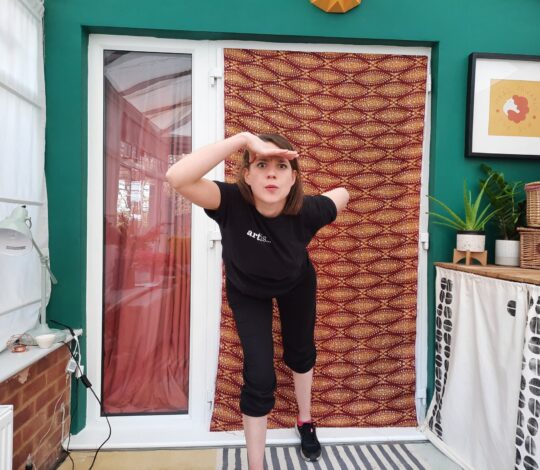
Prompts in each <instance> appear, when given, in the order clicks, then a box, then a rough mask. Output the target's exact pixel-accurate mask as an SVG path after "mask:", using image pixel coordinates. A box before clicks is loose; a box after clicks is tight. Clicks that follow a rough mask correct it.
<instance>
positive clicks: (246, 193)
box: [236, 134, 304, 215]
mask: <svg viewBox="0 0 540 470" xmlns="http://www.w3.org/2000/svg"><path fill="white" fill-rule="evenodd" d="M257 137H259V139H261V140H262V141H264V142H271V143H273V144H275V145H276V146H277V147H279V148H281V149H287V150H294V148H293V146H292V145H291V143H290V142H289V141H288V140H287V139H286V138H285V137H283V136H282V135H280V134H260V135H258V136H257ZM289 163H290V164H291V168H292V169H293V170H294V171H296V180H295V182H294V184H293V185H292V187H291V191H290V192H289V194H288V195H287V200H286V201H285V206H284V207H283V211H282V212H281V213H282V214H284V215H296V214H298V212H300V209H302V204H303V202H304V187H303V186H302V175H301V172H300V165H299V164H298V158H294V159H293V160H289ZM249 166H250V163H249V151H248V150H247V149H246V150H245V151H244V155H243V157H242V163H241V165H240V168H239V170H238V174H237V175H236V184H237V185H238V188H239V189H240V194H242V196H243V197H244V199H245V200H246V201H247V202H249V203H250V204H252V205H255V201H254V199H253V193H252V192H251V188H250V187H249V185H248V184H247V183H246V180H245V179H244V169H245V168H249Z"/></svg>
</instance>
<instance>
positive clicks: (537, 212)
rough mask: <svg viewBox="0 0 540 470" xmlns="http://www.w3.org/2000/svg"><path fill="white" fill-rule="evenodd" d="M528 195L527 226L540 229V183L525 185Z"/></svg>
mask: <svg viewBox="0 0 540 470" xmlns="http://www.w3.org/2000/svg"><path fill="white" fill-rule="evenodd" d="M525 194H526V195H527V226H528V227H540V181H535V182H534V183H528V184H526V185H525Z"/></svg>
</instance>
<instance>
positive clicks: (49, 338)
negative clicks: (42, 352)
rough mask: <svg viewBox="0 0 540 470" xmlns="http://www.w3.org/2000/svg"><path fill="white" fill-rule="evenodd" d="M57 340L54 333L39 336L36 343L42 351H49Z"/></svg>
mask: <svg viewBox="0 0 540 470" xmlns="http://www.w3.org/2000/svg"><path fill="white" fill-rule="evenodd" d="M55 339H56V335H55V334H54V333H50V334H46V335H39V336H36V343H37V344H38V346H39V347H40V348H41V349H48V348H50V347H51V346H52V345H53V343H54V340H55Z"/></svg>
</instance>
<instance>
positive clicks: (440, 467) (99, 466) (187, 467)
mask: <svg viewBox="0 0 540 470" xmlns="http://www.w3.org/2000/svg"><path fill="white" fill-rule="evenodd" d="M411 445H412V446H414V447H415V455H418V456H419V457H421V459H422V461H423V462H425V463H426V465H427V466H428V468H429V469H430V470H459V469H460V468H461V467H459V466H458V465H456V464H455V463H454V462H452V461H451V460H450V459H448V458H447V457H446V456H445V455H443V454H442V453H441V452H439V450H437V449H436V448H435V447H434V446H433V445H432V444H430V443H428V442H425V443H418V444H411ZM71 456H72V458H73V460H74V462H75V466H74V468H75V470H87V469H88V468H90V464H91V463H92V459H93V458H94V452H72V454H71ZM216 460H217V450H216V449H189V450H140V451H133V450H129V451H101V452H100V453H99V454H98V457H97V459H96V463H95V465H94V467H93V468H94V470H215V468H216ZM71 468H72V464H71V461H70V460H69V459H67V460H66V461H65V462H64V463H63V464H62V465H61V466H60V467H59V470H70V469H71ZM242 470H244V469H242ZM246 470H247V469H246ZM283 470H290V469H283ZM335 470H338V469H335ZM339 470H346V469H339Z"/></svg>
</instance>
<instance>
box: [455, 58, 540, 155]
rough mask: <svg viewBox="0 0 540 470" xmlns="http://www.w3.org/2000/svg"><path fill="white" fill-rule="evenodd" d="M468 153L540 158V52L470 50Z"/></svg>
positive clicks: (466, 145)
mask: <svg viewBox="0 0 540 470" xmlns="http://www.w3.org/2000/svg"><path fill="white" fill-rule="evenodd" d="M467 95H468V98H467V128H466V143H465V154H466V155H467V156H468V157H482V158H485V157H503V158H538V159H540V56H530V55H508V54H479V53H474V54H471V55H470V56H469V85H468V89H467Z"/></svg>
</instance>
